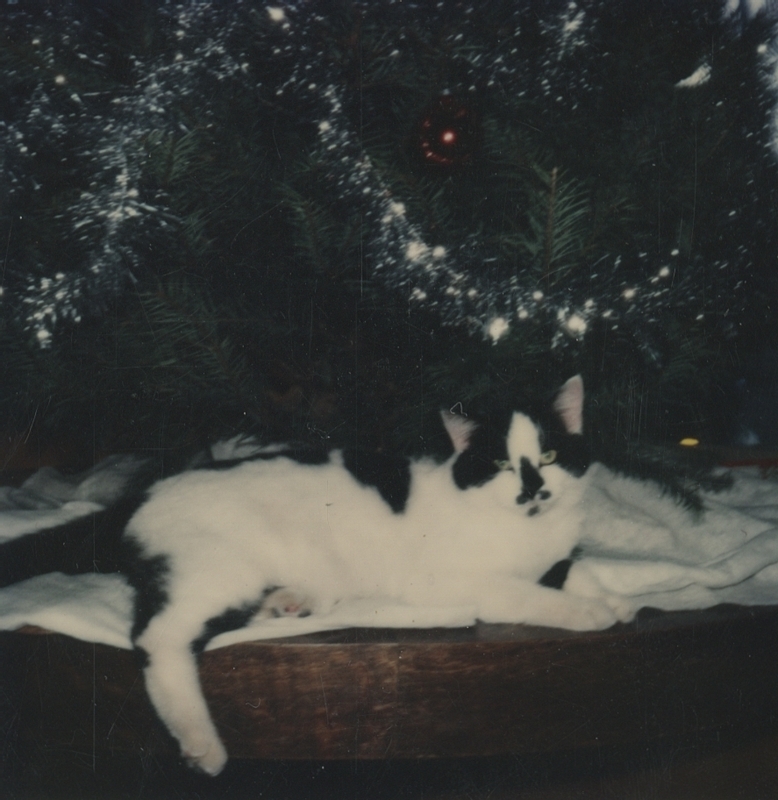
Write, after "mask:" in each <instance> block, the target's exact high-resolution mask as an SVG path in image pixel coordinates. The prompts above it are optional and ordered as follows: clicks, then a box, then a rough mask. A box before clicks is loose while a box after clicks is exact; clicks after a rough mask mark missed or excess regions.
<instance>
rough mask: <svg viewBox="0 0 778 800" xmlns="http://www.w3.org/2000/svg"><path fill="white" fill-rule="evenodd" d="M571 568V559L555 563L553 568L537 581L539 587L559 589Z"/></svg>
mask: <svg viewBox="0 0 778 800" xmlns="http://www.w3.org/2000/svg"><path fill="white" fill-rule="evenodd" d="M572 566H573V559H572V558H565V559H564V560H562V561H557V562H556V564H554V566H553V567H551V569H550V570H548V572H546V574H545V575H544V576H543V577H542V578H541V579H540V580H539V581H538V583H539V584H540V585H541V586H548V587H549V588H550V589H561V588H562V587H563V586H564V585H565V581H566V580H567V574H568V573H569V572H570V567H572Z"/></svg>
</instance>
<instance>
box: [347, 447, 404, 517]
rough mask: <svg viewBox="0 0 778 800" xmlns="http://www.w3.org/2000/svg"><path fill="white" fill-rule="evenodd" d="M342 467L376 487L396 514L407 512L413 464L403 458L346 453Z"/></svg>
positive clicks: (357, 451) (368, 453)
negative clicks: (411, 465)
mask: <svg viewBox="0 0 778 800" xmlns="http://www.w3.org/2000/svg"><path fill="white" fill-rule="evenodd" d="M343 465H344V466H345V467H346V469H347V470H348V471H349V472H350V473H351V474H352V475H353V476H354V477H355V478H356V479H357V480H358V481H359V482H360V483H361V484H363V485H364V486H374V487H375V488H376V489H378V493H379V494H380V495H381V497H382V498H383V499H384V501H385V502H386V503H387V504H388V505H389V507H390V508H391V509H392V511H394V513H395V514H399V513H401V512H402V511H405V507H406V505H407V504H408V496H409V495H410V491H411V467H410V462H409V461H408V459H407V458H404V457H403V456H391V455H386V454H384V453H371V452H369V451H366V450H344V451H343Z"/></svg>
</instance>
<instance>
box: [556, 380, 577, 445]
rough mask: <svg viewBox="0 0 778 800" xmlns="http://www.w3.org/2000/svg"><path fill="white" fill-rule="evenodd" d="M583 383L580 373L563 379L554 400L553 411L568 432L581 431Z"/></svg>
mask: <svg viewBox="0 0 778 800" xmlns="http://www.w3.org/2000/svg"><path fill="white" fill-rule="evenodd" d="M583 404H584V385H583V378H582V377H581V376H580V375H573V377H572V378H570V379H568V380H567V381H565V383H564V384H563V385H562V388H561V389H560V390H559V394H557V396H556V400H554V411H556V413H557V414H559V418H560V419H561V420H562V424H563V425H564V426H565V430H566V431H567V432H568V433H583Z"/></svg>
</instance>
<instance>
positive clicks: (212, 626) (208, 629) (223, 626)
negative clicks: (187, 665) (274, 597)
mask: <svg viewBox="0 0 778 800" xmlns="http://www.w3.org/2000/svg"><path fill="white" fill-rule="evenodd" d="M278 588H279V587H278V586H271V587H269V588H267V589H265V591H264V592H262V597H261V598H260V599H259V600H257V601H256V602H255V603H244V604H243V605H242V606H241V607H240V608H228V609H226V610H225V611H223V612H222V613H221V614H218V615H217V616H215V617H211V618H210V619H209V620H206V622H205V624H204V625H203V632H202V633H201V634H200V635H199V636H198V637H197V638H196V639H195V640H194V641H193V642H192V643H191V645H190V647H191V650H192V652H193V653H194V654H195V655H200V653H202V652H203V650H205V646H206V645H207V644H208V642H210V641H211V639H213V637H214V636H218V635H219V634H220V633H225V632H226V631H235V630H238V629H239V628H243V627H245V626H246V624H247V623H248V621H249V620H250V619H251V618H252V617H253V616H254V614H256V613H257V611H259V609H260V608H261V607H262V602H263V600H264V599H265V597H267V595H268V594H270V593H271V592H273V591H275V590H276V589H278Z"/></svg>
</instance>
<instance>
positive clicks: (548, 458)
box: [540, 450, 556, 467]
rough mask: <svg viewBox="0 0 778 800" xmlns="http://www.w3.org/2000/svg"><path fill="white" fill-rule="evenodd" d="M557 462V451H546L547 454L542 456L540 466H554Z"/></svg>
mask: <svg viewBox="0 0 778 800" xmlns="http://www.w3.org/2000/svg"><path fill="white" fill-rule="evenodd" d="M555 461H556V450H546V452H545V453H541V454H540V466H541V467H543V466H545V465H546V464H553V463H554V462H555Z"/></svg>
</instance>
